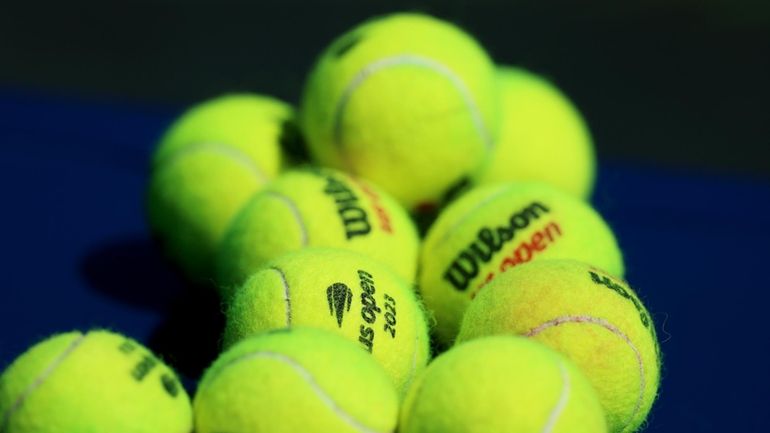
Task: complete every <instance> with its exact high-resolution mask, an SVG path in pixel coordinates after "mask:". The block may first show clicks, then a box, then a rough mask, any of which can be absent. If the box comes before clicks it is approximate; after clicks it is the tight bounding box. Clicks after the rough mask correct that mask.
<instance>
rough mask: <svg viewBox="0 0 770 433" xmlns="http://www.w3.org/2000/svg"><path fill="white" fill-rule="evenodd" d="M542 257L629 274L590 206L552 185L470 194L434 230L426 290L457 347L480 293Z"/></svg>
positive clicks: (444, 337) (443, 338)
mask: <svg viewBox="0 0 770 433" xmlns="http://www.w3.org/2000/svg"><path fill="white" fill-rule="evenodd" d="M539 258H571V259H576V260H581V261H585V262H588V263H591V264H595V265H596V266H599V267H601V268H603V269H607V270H609V271H610V272H612V273H613V274H616V275H622V274H623V258H622V254H621V252H620V249H619V248H618V245H617V242H616V241H615V236H614V235H613V233H612V231H611V230H610V228H609V227H608V226H607V223H605V222H604V220H603V219H602V217H601V216H600V215H599V214H598V213H597V212H596V211H594V210H593V209H592V208H591V207H590V206H589V205H588V204H586V203H585V202H583V201H582V200H580V199H578V198H576V197H573V196H571V195H569V194H567V193H565V192H562V191H559V190H558V189H556V188H554V187H551V186H549V185H545V184H539V183H529V182H520V183H507V184H498V185H488V186H482V187H478V188H475V189H473V190H470V191H469V192H467V193H466V194H465V195H463V196H461V197H460V198H459V199H457V200H456V201H455V202H453V203H452V204H450V205H449V206H448V207H447V208H446V209H445V210H444V211H443V212H442V213H441V214H440V215H439V217H438V219H437V220H436V222H435V223H434V224H433V226H432V227H431V228H430V230H429V231H428V234H427V235H426V238H425V242H424V244H423V247H422V251H421V252H420V267H419V269H420V275H419V276H418V281H419V287H420V292H421V294H422V296H423V299H424V300H425V305H426V306H427V307H428V309H429V310H431V311H432V312H433V313H434V314H435V317H436V321H437V324H436V328H435V331H436V336H437V339H438V341H439V342H440V343H442V344H449V343H451V341H452V339H454V337H455V335H456V334H457V329H458V327H459V325H460V320H461V318H462V314H463V312H464V311H465V308H466V307H467V305H468V303H469V302H470V301H471V299H472V298H473V297H474V296H475V295H476V293H477V292H478V291H479V289H480V288H481V287H482V286H483V285H484V284H487V283H488V282H489V281H491V280H492V279H493V278H495V276H496V275H498V274H500V273H502V272H505V271H506V270H507V269H510V268H513V267H516V266H518V265H520V264H522V263H526V262H529V261H530V260H536V259H539Z"/></svg>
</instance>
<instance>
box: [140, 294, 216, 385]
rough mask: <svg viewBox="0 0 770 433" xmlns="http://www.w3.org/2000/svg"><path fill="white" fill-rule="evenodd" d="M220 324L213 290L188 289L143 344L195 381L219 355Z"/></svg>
mask: <svg viewBox="0 0 770 433" xmlns="http://www.w3.org/2000/svg"><path fill="white" fill-rule="evenodd" d="M224 323H225V317H224V313H223V312H222V308H221V307H220V301H219V297H218V296H217V293H216V292H215V291H214V290H205V289H203V288H199V289H192V290H188V291H187V292H185V294H184V295H183V296H181V297H179V298H178V299H176V300H175V301H174V303H173V305H172V306H171V308H170V310H169V312H168V314H167V315H166V319H165V320H164V321H163V322H162V323H161V324H160V326H158V327H157V328H156V329H155V331H154V332H153V333H152V335H151V336H150V338H149V339H148V341H147V345H148V346H149V347H150V349H152V350H153V351H154V352H155V353H157V354H158V355H159V356H160V357H162V358H163V359H164V360H165V361H166V362H168V363H169V364H170V365H173V366H174V368H175V369H176V370H177V372H179V373H180V374H181V375H182V376H184V377H186V378H188V379H194V380H196V379H198V378H200V377H201V375H202V374H203V371H204V370H205V369H206V368H207V367H208V366H209V365H210V364H211V363H212V362H213V361H214V359H216V357H217V355H218V354H219V351H220V336H221V335H222V329H223V328H224ZM185 385H186V386H188V389H190V388H191V386H192V384H191V383H185Z"/></svg>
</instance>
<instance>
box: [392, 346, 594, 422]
mask: <svg viewBox="0 0 770 433" xmlns="http://www.w3.org/2000/svg"><path fill="white" fill-rule="evenodd" d="M606 431H607V425H606V421H605V418H604V412H603V411H602V408H601V405H600V404H599V399H598V397H597V395H596V392H595V391H594V389H593V388H592V387H591V385H590V383H588V380H587V379H586V378H585V377H584V376H583V374H582V373H581V372H580V371H579V370H578V369H577V368H576V367H575V366H574V365H573V364H572V363H571V362H570V361H569V360H567V359H565V358H564V357H563V356H561V355H560V354H558V353H557V352H554V351H552V350H551V349H549V348H547V347H545V346H543V345H540V344H538V343H535V342H532V341H530V340H527V339H525V338H519V337H510V336H496V337H486V338H480V339H477V340H474V341H470V342H467V343H464V344H460V345H457V346H455V347H453V348H452V349H450V350H449V351H448V352H445V353H443V354H442V355H440V356H439V357H437V358H436V359H435V360H434V361H433V362H432V363H431V365H430V366H428V368H427V370H426V371H425V372H424V373H423V375H422V376H421V377H420V378H419V379H418V380H417V382H415V385H414V386H413V387H412V388H411V390H410V391H409V394H408V395H407V398H406V399H405V402H404V405H403V408H402V411H401V421H400V423H399V432H401V433H487V432H517V433H542V432H549V433H603V432H606Z"/></svg>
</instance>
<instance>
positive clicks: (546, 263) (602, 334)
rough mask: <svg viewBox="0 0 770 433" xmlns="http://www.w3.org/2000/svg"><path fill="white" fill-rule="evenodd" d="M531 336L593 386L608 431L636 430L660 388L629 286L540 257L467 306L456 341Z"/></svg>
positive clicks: (651, 335)
mask: <svg viewBox="0 0 770 433" xmlns="http://www.w3.org/2000/svg"><path fill="white" fill-rule="evenodd" d="M496 334H516V335H523V336H527V337H530V338H531V339H534V340H537V341H539V342H541V343H544V344H545V345H547V346H550V347H551V348H553V349H555V350H557V351H559V352H561V353H562V354H564V355H566V356H567V357H568V358H570V359H571V360H572V361H573V362H574V363H575V364H576V365H577V366H578V367H579V368H580V369H581V370H582V371H583V373H585V375H586V377H587V378H588V379H589V380H590V381H591V383H592V384H593V386H594V388H596V390H597V392H598V394H599V399H600V400H601V402H602V405H603V407H604V410H605V412H606V414H607V420H608V425H609V428H610V431H612V432H623V433H629V432H634V431H636V430H637V429H638V428H639V426H640V425H641V424H642V423H643V422H644V420H645V419H646V418H647V414H648V413H649V411H650V408H651V407H652V403H653V401H654V400H655V397H656V395H657V391H658V382H659V379H660V365H661V358H660V349H659V346H658V339H657V336H656V334H655V326H654V325H653V323H652V317H651V316H650V313H649V312H648V311H647V309H646V308H645V307H644V305H643V304H642V302H641V301H640V300H639V297H638V296H637V295H636V293H634V291H633V290H632V289H631V288H630V287H629V286H628V284H627V283H626V282H625V281H623V280H621V279H618V278H617V277H615V276H613V275H610V274H609V273H607V272H605V271H602V270H599V269H597V268H595V267H592V266H590V265H587V264H584V263H580V262H575V261H569V260H540V261H534V262H532V263H529V264H526V265H524V266H520V267H516V268H514V269H512V270H510V271H508V272H506V273H504V274H503V275H500V276H498V277H497V278H495V280H493V281H492V282H491V283H489V285H487V286H486V287H484V288H483V289H482V290H481V291H480V292H479V293H478V295H477V296H476V299H474V300H473V302H471V303H470V306H469V307H468V310H467V311H466V314H465V317H464V319H463V322H462V327H461V328H460V333H459V335H458V337H457V341H458V343H460V342H463V341H467V340H472V339H474V338H478V337H483V336H487V335H496Z"/></svg>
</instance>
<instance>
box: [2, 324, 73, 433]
mask: <svg viewBox="0 0 770 433" xmlns="http://www.w3.org/2000/svg"><path fill="white" fill-rule="evenodd" d="M84 339H85V335H84V334H80V335H79V336H78V337H77V338H76V339H74V340H72V342H70V344H69V345H68V346H67V347H66V348H65V349H64V350H63V351H62V352H61V353H60V354H59V355H58V356H57V357H56V358H54V360H53V361H52V362H51V363H50V364H49V365H48V367H46V369H45V370H43V372H42V373H40V375H39V376H37V377H36V378H35V380H34V381H33V382H32V383H31V384H30V385H29V386H28V387H27V388H26V389H25V390H24V392H22V393H21V394H20V395H19V397H18V398H17V399H16V401H14V402H13V405H11V407H9V408H8V410H7V411H6V413H5V415H4V416H3V418H2V423H0V432H2V431H5V429H6V428H8V425H9V424H10V422H11V417H13V414H14V413H16V412H17V411H18V410H19V409H21V407H22V406H23V405H24V402H25V401H26V400H27V399H28V398H29V396H30V395H32V393H33V392H35V390H37V389H38V388H39V387H40V386H41V385H43V383H44V382H45V381H46V379H48V377H49V376H51V374H53V372H54V371H55V370H56V369H57V368H58V367H59V366H60V365H61V363H62V362H64V360H65V359H67V357H68V356H69V355H70V354H72V352H73V351H74V350H75V349H77V348H78V346H80V344H81V343H82V342H83V340H84Z"/></svg>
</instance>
